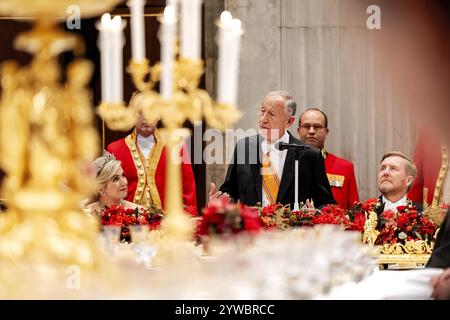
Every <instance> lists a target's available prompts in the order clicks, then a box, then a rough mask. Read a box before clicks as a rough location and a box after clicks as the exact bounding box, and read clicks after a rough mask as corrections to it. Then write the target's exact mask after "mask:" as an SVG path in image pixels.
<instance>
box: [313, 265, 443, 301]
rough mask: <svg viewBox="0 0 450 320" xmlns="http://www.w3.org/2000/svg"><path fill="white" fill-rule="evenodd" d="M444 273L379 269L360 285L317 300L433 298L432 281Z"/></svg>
mask: <svg viewBox="0 0 450 320" xmlns="http://www.w3.org/2000/svg"><path fill="white" fill-rule="evenodd" d="M442 271H443V270H442V269H436V268H425V269H415V270H379V269H378V268H377V269H375V270H374V272H373V273H372V274H371V275H370V276H369V277H367V278H365V279H364V280H362V281H361V282H359V283H355V282H350V283H346V284H343V285H341V286H338V287H335V288H333V289H332V290H331V291H330V292H329V293H328V294H324V295H319V296H317V297H316V300H331V299H336V300H348V299H353V300H397V299H399V300H424V299H431V293H432V287H431V285H430V280H431V278H432V277H434V276H436V275H438V274H440V273H441V272H442Z"/></svg>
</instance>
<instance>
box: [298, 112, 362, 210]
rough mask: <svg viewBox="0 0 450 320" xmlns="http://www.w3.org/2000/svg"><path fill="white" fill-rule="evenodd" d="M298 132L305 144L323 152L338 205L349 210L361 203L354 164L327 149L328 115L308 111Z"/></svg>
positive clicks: (302, 116)
mask: <svg viewBox="0 0 450 320" xmlns="http://www.w3.org/2000/svg"><path fill="white" fill-rule="evenodd" d="M297 132H298V135H299V137H300V139H302V140H303V141H304V142H305V143H307V144H309V145H312V146H313V147H315V148H317V149H320V150H322V156H323V158H324V160H325V170H326V172H327V176H328V180H329V182H330V186H331V190H332V191H333V196H334V199H335V200H336V202H337V204H338V205H339V206H340V207H341V208H344V209H348V208H350V207H351V206H352V205H353V203H355V201H359V196H358V188H357V186H356V179H355V171H354V168H353V163H351V162H350V161H348V160H345V159H342V158H339V157H336V156H335V155H334V154H332V153H329V152H328V151H327V150H326V149H325V140H326V138H327V135H328V132H329V129H328V118H327V116H326V114H325V113H324V112H323V111H322V110H320V109H317V108H310V109H307V110H306V111H304V112H303V113H302V114H301V115H300V121H299V127H298V129H297Z"/></svg>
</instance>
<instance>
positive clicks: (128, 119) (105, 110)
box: [97, 102, 136, 131]
mask: <svg viewBox="0 0 450 320" xmlns="http://www.w3.org/2000/svg"><path fill="white" fill-rule="evenodd" d="M97 113H98V115H99V116H100V117H101V118H102V119H103V120H104V121H105V123H106V125H107V126H108V128H110V129H112V130H115V131H127V130H130V129H131V128H133V127H134V125H135V123H136V111H135V108H134V107H133V104H132V106H130V107H128V108H127V107H126V106H125V104H123V103H120V104H117V103H108V102H102V103H101V104H100V106H98V108H97Z"/></svg>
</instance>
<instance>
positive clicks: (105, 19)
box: [97, 13, 112, 102]
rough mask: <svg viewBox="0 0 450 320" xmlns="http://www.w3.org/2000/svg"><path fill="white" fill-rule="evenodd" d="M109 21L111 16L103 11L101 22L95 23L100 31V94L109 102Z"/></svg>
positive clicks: (102, 98)
mask: <svg viewBox="0 0 450 320" xmlns="http://www.w3.org/2000/svg"><path fill="white" fill-rule="evenodd" d="M110 23H111V16H110V15H109V13H105V14H104V15H103V16H102V19H101V22H100V23H99V24H97V29H98V30H99V31H100V36H99V41H98V44H97V45H98V47H99V49H100V69H101V70H100V72H101V75H100V76H101V86H102V88H101V89H102V96H101V100H102V101H104V102H111V85H110V81H111V71H112V70H111V60H110V59H111V54H110V52H111V41H110V40H111V37H110V35H109V34H110V32H109V25H110Z"/></svg>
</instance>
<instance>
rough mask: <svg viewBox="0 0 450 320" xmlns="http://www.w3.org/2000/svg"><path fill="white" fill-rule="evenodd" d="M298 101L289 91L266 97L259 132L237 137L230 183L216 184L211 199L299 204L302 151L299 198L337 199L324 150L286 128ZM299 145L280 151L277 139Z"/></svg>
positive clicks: (315, 200)
mask: <svg viewBox="0 0 450 320" xmlns="http://www.w3.org/2000/svg"><path fill="white" fill-rule="evenodd" d="M296 109H297V104H296V102H295V100H294V98H293V97H292V96H291V95H290V94H289V93H287V92H285V91H273V92H270V93H268V94H267V95H266V96H265V97H264V101H263V102H262V104H261V106H260V111H259V129H260V133H259V134H257V135H254V136H250V137H246V138H244V139H241V140H239V141H238V142H237V144H236V147H235V150H234V154H233V159H232V162H231V164H230V165H229V167H228V171H227V174H226V177H225V182H224V183H223V184H222V186H221V187H220V191H217V189H216V186H215V185H214V184H211V191H210V194H209V195H210V200H212V199H215V198H219V197H226V198H231V199H232V200H234V201H240V202H242V203H244V204H246V205H252V206H253V205H256V204H257V203H260V204H262V205H263V206H266V205H270V204H273V203H281V204H283V205H287V204H289V205H290V206H291V207H293V205H294V201H295V195H294V189H295V186H294V181H295V179H294V172H295V158H296V152H299V176H298V180H299V194H298V199H299V202H304V203H306V202H308V204H309V203H310V202H311V203H314V204H315V206H316V207H321V206H323V205H326V204H334V203H335V200H334V199H333V195H332V192H331V188H330V184H329V182H328V179H327V175H326V173H325V165H324V161H323V158H322V155H321V153H320V150H317V149H314V148H310V147H309V146H306V145H305V144H303V142H301V141H300V140H298V139H296V138H294V137H293V136H292V135H291V134H290V133H289V132H288V131H287V129H288V128H289V127H290V126H291V125H292V124H293V123H294V121H295V112H296ZM279 142H284V143H289V144H292V145H298V146H300V147H303V148H301V150H299V151H295V150H293V149H289V150H283V151H280V150H278V149H277V148H276V146H277V143H279Z"/></svg>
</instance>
